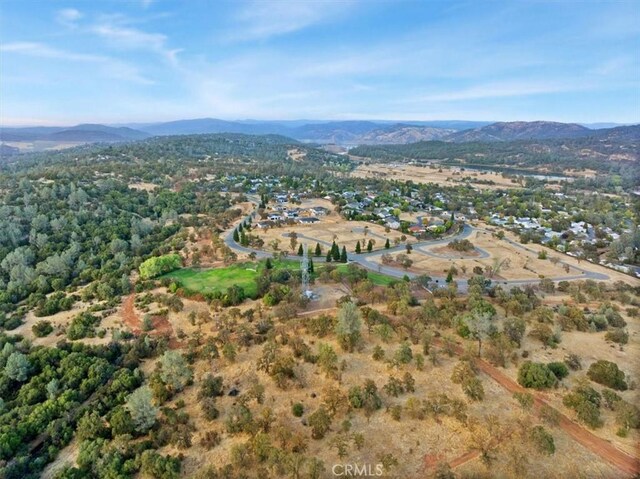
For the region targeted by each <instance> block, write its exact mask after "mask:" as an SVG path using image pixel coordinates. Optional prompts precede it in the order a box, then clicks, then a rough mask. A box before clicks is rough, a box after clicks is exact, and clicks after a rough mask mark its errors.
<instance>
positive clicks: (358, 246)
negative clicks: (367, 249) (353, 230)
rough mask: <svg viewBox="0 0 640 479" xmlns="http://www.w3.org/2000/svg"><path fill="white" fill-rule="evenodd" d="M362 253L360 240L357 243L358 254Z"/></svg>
mask: <svg viewBox="0 0 640 479" xmlns="http://www.w3.org/2000/svg"><path fill="white" fill-rule="evenodd" d="M360 253H362V248H360V240H358V242H357V243H356V254H360Z"/></svg>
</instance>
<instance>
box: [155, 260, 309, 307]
mask: <svg viewBox="0 0 640 479" xmlns="http://www.w3.org/2000/svg"><path fill="white" fill-rule="evenodd" d="M264 265H265V261H260V262H246V263H238V264H234V265H231V266H226V267H224V268H212V269H194V268H183V269H178V270H176V271H172V272H170V273H167V274H165V275H163V276H162V278H170V279H174V280H176V282H178V283H180V286H182V287H183V288H184V289H185V290H187V291H193V292H197V293H202V294H207V293H215V292H216V291H220V292H223V291H225V290H226V289H227V288H229V287H231V286H233V285H237V286H240V287H241V288H242V289H244V292H245V294H246V295H247V296H249V297H250V298H255V297H256V296H257V294H258V287H257V285H256V278H257V277H258V275H259V274H261V273H262V270H264ZM272 265H273V269H285V268H286V269H292V270H295V269H299V268H300V263H299V262H297V261H294V260H283V261H273V260H272Z"/></svg>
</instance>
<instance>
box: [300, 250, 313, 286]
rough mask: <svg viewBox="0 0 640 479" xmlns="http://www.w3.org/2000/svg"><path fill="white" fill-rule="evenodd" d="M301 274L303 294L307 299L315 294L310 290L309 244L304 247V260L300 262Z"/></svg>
mask: <svg viewBox="0 0 640 479" xmlns="http://www.w3.org/2000/svg"><path fill="white" fill-rule="evenodd" d="M300 272H301V273H302V294H303V296H306V297H307V298H311V297H312V296H313V292H312V291H311V289H310V288H309V251H308V249H307V244H306V243H305V244H304V246H303V247H302V259H301V260H300Z"/></svg>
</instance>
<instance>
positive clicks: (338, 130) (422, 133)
mask: <svg viewBox="0 0 640 479" xmlns="http://www.w3.org/2000/svg"><path fill="white" fill-rule="evenodd" d="M638 128H640V127H638V126H637V125H636V126H631V127H626V126H618V127H613V128H600V129H591V128H587V127H586V126H583V125H579V124H576V123H558V122H551V121H531V122H525V121H515V122H496V123H491V122H469V121H432V122H407V123H396V122H391V121H312V120H309V121H307V120H296V121H258V120H244V121H226V120H219V119H215V118H202V119H193V120H178V121H171V122H165V123H152V124H129V125H126V126H121V125H117V126H107V125H99V124H81V125H77V126H73V127H27V128H0V141H2V142H8V143H12V142H14V143H19V142H38V141H42V142H55V143H60V144H63V143H97V142H124V141H135V140H143V139H145V138H149V137H151V136H166V135H186V134H205V133H244V134H251V135H264V134H278V135H283V136H287V137H290V138H294V139H296V140H299V141H304V142H315V143H336V144H342V145H354V146H355V145H358V144H368V145H383V144H407V143H415V142H418V141H430V140H441V141H447V142H496V141H498V142H500V141H514V140H553V139H577V138H585V137H599V138H605V137H609V138H610V139H612V140H621V139H631V140H637V139H639V138H640V132H639V131H638ZM5 153H6V152H5Z"/></svg>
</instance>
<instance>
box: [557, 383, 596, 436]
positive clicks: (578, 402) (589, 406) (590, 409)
mask: <svg viewBox="0 0 640 479" xmlns="http://www.w3.org/2000/svg"><path fill="white" fill-rule="evenodd" d="M601 399H602V396H600V393H599V392H598V391H596V390H595V389H593V388H592V387H590V386H578V387H576V388H574V390H573V391H572V392H570V393H569V394H566V395H565V396H564V398H562V403H563V404H564V405H565V406H567V407H568V408H571V409H573V410H574V411H575V412H576V413H577V416H578V420H580V421H581V422H583V423H585V424H586V425H587V426H589V427H590V428H592V429H595V428H597V427H600V426H602V419H600V401H601Z"/></svg>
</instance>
